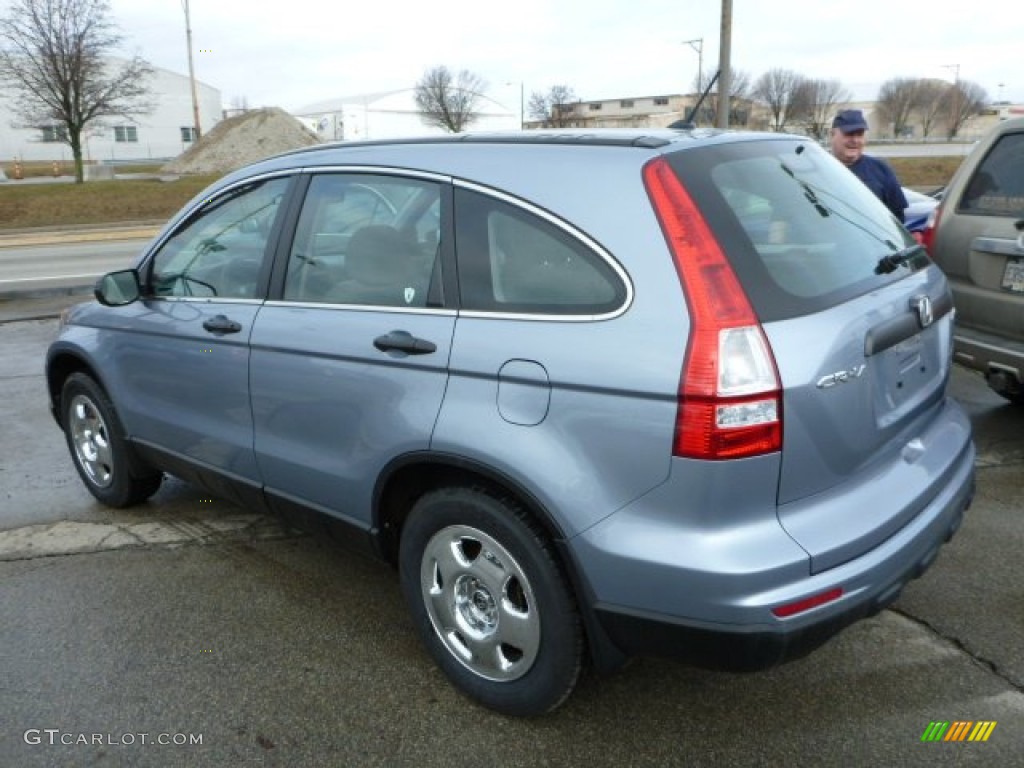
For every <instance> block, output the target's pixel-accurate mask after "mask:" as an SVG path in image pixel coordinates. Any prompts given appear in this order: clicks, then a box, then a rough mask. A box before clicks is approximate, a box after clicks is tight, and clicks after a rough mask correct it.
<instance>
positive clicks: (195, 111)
mask: <svg viewBox="0 0 1024 768" xmlns="http://www.w3.org/2000/svg"><path fill="white" fill-rule="evenodd" d="M181 6H182V8H183V9H184V11H185V39H186V41H187V42H188V80H189V84H190V86H191V88H192V130H193V132H194V133H195V140H196V141H199V136H200V128H199V98H198V97H197V96H196V70H195V66H194V65H193V63H192V21H191V19H190V17H189V13H188V0H181Z"/></svg>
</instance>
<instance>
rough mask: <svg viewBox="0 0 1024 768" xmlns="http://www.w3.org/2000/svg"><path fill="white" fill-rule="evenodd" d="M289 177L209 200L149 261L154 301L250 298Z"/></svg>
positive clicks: (268, 181) (253, 296) (254, 294)
mask: <svg viewBox="0 0 1024 768" xmlns="http://www.w3.org/2000/svg"><path fill="white" fill-rule="evenodd" d="M288 183H289V179H288V178H280V177H279V178H274V179H268V180H264V181H258V182H255V183H253V184H247V185H244V186H241V187H235V188H234V189H231V190H228V191H227V192H225V193H223V194H221V195H219V196H217V197H215V198H212V199H210V200H209V201H207V203H206V204H205V205H204V206H203V207H202V208H201V209H200V211H199V212H198V214H195V215H193V216H191V217H190V218H189V219H188V220H187V221H186V222H185V223H184V225H183V226H181V227H180V228H179V229H178V231H177V232H175V233H174V234H173V235H171V237H170V238H169V239H168V240H167V241H165V242H164V244H163V245H162V246H161V247H160V250H159V251H158V252H157V254H156V256H155V257H154V258H153V266H152V269H151V271H150V275H149V286H150V290H151V292H152V294H153V295H154V296H181V297H186V296H188V297H203V298H210V297H218V298H229V299H252V298H255V297H256V295H257V291H258V288H259V278H260V273H261V270H262V267H263V261H264V257H265V255H266V250H267V243H268V239H269V237H270V232H271V231H272V229H273V226H274V222H275V220H276V218H277V216H278V214H279V212H280V208H281V201H282V200H283V198H284V194H285V191H286V190H287V188H288Z"/></svg>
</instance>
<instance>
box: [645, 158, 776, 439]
mask: <svg viewBox="0 0 1024 768" xmlns="http://www.w3.org/2000/svg"><path fill="white" fill-rule="evenodd" d="M643 175H644V184H645V185H646V187H647V194H648V195H649V196H650V198H651V203H652V204H653V206H654V210H655V213H656V214H657V216H658V220H659V221H660V222H661V228H662V231H663V232H664V234H665V239H666V240H667V241H668V245H669V249H670V250H671V252H672V258H673V261H674V263H675V267H676V272H677V273H678V275H679V282H680V283H681V284H682V287H683V293H684V294H685V295H686V301H687V304H688V305H689V309H690V320H691V325H690V340H689V344H688V346H687V350H686V358H685V360H684V361H683V369H682V374H681V376H680V381H679V405H678V408H677V410H676V429H675V441H674V445H673V454H674V455H676V456H684V457H687V458H696V459H734V458H742V457H746V456H757V455H760V454H764V453H771V452H773V451H778V450H780V449H781V448H782V393H781V388H780V386H779V376H778V372H777V370H776V367H775V358H774V356H773V354H772V350H771V346H770V345H769V343H768V339H767V338H766V337H765V335H764V331H763V329H762V328H761V324H760V322H759V321H758V319H757V315H755V314H754V309H753V307H752V306H751V305H750V300H749V299H748V298H747V294H746V293H745V292H744V290H743V287H742V286H741V285H740V282H739V279H738V278H737V277H736V273H735V272H734V271H733V269H732V266H731V265H730V264H729V261H728V260H727V259H726V257H725V254H724V253H723V252H722V249H721V247H720V246H719V244H718V241H717V240H716V239H715V236H714V235H713V234H712V233H711V230H710V229H709V227H708V225H707V222H705V221H704V217H703V216H702V215H701V213H700V211H699V210H698V209H697V207H696V205H694V203H693V200H692V199H691V198H690V195H689V193H687V191H686V189H685V188H684V187H683V185H682V183H681V182H680V181H679V179H678V178H677V177H676V175H675V173H674V172H673V171H672V169H671V167H670V166H669V164H668V162H666V161H665V159H664V158H659V159H657V160H653V161H651V162H650V163H648V164H647V165H646V166H645V167H644V172H643Z"/></svg>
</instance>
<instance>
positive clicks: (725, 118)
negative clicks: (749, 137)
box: [715, 0, 732, 128]
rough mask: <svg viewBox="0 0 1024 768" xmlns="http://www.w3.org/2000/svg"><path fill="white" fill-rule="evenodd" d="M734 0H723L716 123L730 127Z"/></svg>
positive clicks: (719, 126) (720, 126)
mask: <svg viewBox="0 0 1024 768" xmlns="http://www.w3.org/2000/svg"><path fill="white" fill-rule="evenodd" d="M731 61H732V0H722V31H721V39H720V41H719V45H718V114H717V116H716V120H715V125H716V126H717V127H718V128H728V127H729V108H730V107H729V89H730V88H732V73H731V67H732V65H731Z"/></svg>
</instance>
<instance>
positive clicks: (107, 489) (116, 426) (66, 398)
mask: <svg viewBox="0 0 1024 768" xmlns="http://www.w3.org/2000/svg"><path fill="white" fill-rule="evenodd" d="M61 410H62V419H61V423H62V424H63V426H64V435H65V437H66V439H67V443H68V449H69V450H70V451H71V458H72V460H73V461H74V462H75V469H77V470H78V474H79V476H80V477H81V478H82V482H84V483H85V487H86V488H88V489H89V492H90V493H91V494H92V495H93V496H95V497H96V498H97V499H98V500H99V501H101V502H103V503H104V504H106V505H107V506H110V507H129V506H132V505H133V504H138V503H139V502H142V501H145V500H146V499H148V498H149V497H150V496H152V495H153V494H154V493H156V490H157V488H159V487H160V481H161V480H162V477H163V476H162V475H161V474H160V473H159V472H156V471H155V470H153V469H152V468H151V467H148V466H146V465H144V464H142V462H140V461H139V460H138V459H136V458H135V457H134V455H133V453H132V448H131V446H130V445H129V444H128V442H127V441H126V440H125V438H124V432H123V430H122V429H121V424H120V422H119V421H118V420H117V414H116V413H115V412H114V406H113V405H112V404H111V403H110V401H109V400H108V399H107V395H106V393H105V392H104V391H103V389H102V388H101V387H100V386H99V385H98V384H97V383H96V382H95V381H94V380H93V379H92V378H91V377H90V376H87V375H86V374H84V373H74V374H72V375H71V376H69V377H68V379H67V381H65V382H64V388H63V390H62V391H61Z"/></svg>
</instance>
